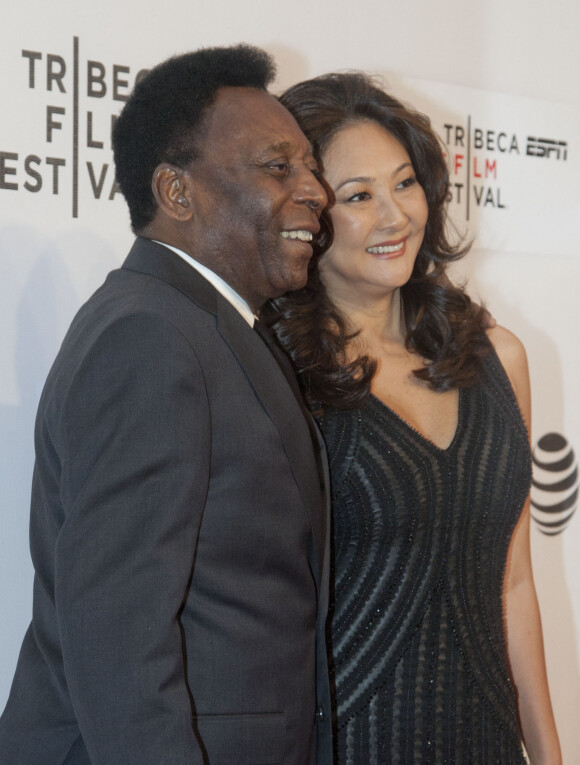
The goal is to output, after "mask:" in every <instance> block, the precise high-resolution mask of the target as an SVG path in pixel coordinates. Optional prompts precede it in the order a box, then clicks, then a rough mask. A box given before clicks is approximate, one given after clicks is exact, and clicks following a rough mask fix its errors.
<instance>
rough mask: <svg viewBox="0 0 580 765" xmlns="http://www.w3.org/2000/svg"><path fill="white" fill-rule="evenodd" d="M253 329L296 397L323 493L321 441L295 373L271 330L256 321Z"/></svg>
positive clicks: (324, 486) (323, 472)
mask: <svg viewBox="0 0 580 765" xmlns="http://www.w3.org/2000/svg"><path fill="white" fill-rule="evenodd" d="M254 329H255V330H256V332H257V333H258V335H260V337H261V338H262V340H263V341H264V343H265V344H266V345H267V346H268V348H269V349H270V352H271V354H272V356H273V357H274V358H275V359H276V361H277V362H278V366H279V367H280V369H281V370H282V373H283V374H284V377H285V378H286V379H287V380H288V384H289V385H290V387H291V388H292V392H293V393H294V396H295V397H296V400H297V402H298V405H299V406H300V409H301V410H302V414H303V415H304V419H305V420H306V423H307V425H308V430H309V431H310V439H311V441H312V446H313V448H314V454H315V457H316V467H317V469H318V477H319V479H320V486H321V487H322V490H323V492H325V491H326V483H325V477H324V476H325V470H324V468H323V466H322V460H323V459H326V456H322V454H321V448H322V445H321V441H322V439H321V436H320V433H319V430H318V428H317V426H316V424H315V422H314V418H313V417H312V415H311V414H310V411H309V409H308V407H307V406H306V403H305V401H304V397H303V396H302V392H301V390H300V386H299V385H298V380H297V379H296V373H295V372H294V367H293V366H292V363H291V361H290V359H289V358H288V356H287V355H286V353H285V352H284V351H283V350H282V348H281V347H280V346H279V345H278V343H277V341H276V338H275V337H274V334H273V332H272V330H271V329H269V328H268V327H267V326H266V325H265V324H263V323H262V322H261V321H259V320H258V319H256V320H255V321H254Z"/></svg>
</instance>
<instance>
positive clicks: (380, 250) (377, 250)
mask: <svg viewBox="0 0 580 765" xmlns="http://www.w3.org/2000/svg"><path fill="white" fill-rule="evenodd" d="M404 244H405V242H399V244H383V245H381V246H380V247H367V252H370V253H372V254H373V255H386V254H387V253H389V252H398V251H399V250H402V249H403V245H404Z"/></svg>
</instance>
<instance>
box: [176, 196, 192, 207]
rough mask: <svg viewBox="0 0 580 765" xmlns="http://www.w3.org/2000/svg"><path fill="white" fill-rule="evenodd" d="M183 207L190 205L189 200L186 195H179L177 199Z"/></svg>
mask: <svg viewBox="0 0 580 765" xmlns="http://www.w3.org/2000/svg"><path fill="white" fill-rule="evenodd" d="M177 201H178V202H179V204H180V205H181V206H182V207H189V202H188V201H187V199H186V198H185V197H179V199H178V200H177Z"/></svg>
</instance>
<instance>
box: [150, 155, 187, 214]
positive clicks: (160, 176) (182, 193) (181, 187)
mask: <svg viewBox="0 0 580 765" xmlns="http://www.w3.org/2000/svg"><path fill="white" fill-rule="evenodd" d="M190 185H191V184H190V178H189V174H188V173H187V171H186V170H183V169H182V168H180V167H177V166H176V165H170V164H169V163H167V162H163V163H162V164H160V165H158V166H157V167H156V168H155V172H154V173H153V180H152V181H151V190H152V191H153V196H154V197H155V199H156V201H157V204H158V205H159V208H160V209H161V210H163V212H164V213H165V214H166V215H168V216H169V217H170V218H173V219H174V220H179V221H188V220H191V217H192V215H193V210H192V205H191V189H190Z"/></svg>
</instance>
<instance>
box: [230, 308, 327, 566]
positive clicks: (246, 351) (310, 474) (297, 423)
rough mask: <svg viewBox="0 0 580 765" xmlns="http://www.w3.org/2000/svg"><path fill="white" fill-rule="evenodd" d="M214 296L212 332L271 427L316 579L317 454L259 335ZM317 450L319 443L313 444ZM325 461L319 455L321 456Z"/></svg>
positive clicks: (320, 538) (319, 526) (321, 521)
mask: <svg viewBox="0 0 580 765" xmlns="http://www.w3.org/2000/svg"><path fill="white" fill-rule="evenodd" d="M220 298H221V296H219V295H218V303H219V314H218V331H219V333H220V334H221V336H222V337H223V339H224V340H225V341H226V343H227V344H228V345H229V347H230V348H231V350H232V352H233V353H234V354H235V355H236V357H237V359H238V361H239V363H240V365H241V366H242V368H243V369H244V372H245V373H246V376H247V377H248V380H249V381H250V383H251V385H252V387H253V389H254V390H255V392H256V395H257V396H258V398H259V399H260V401H261V402H262V405H263V407H264V409H265V410H266V411H267V412H268V415H269V416H270V419H271V420H272V422H273V423H274V425H275V426H276V428H277V430H278V433H279V435H280V438H281V439H282V442H283V443H284V448H285V451H286V455H287V456H288V460H289V462H290V466H291V467H292V471H293V473H294V477H295V479H296V483H297V484H298V487H299V489H300V493H301V494H302V499H303V501H304V505H305V508H306V512H307V513H308V516H309V518H310V524H311V527H312V534H313V539H314V545H315V551H316V570H315V575H316V579H317V581H318V580H319V576H320V573H321V572H322V563H323V557H324V547H325V541H326V528H325V524H326V517H325V515H326V514H325V512H324V506H323V504H322V496H323V493H322V490H321V479H320V477H319V473H318V470H317V469H316V464H317V457H316V454H315V451H314V449H315V445H314V444H313V442H312V438H311V435H310V429H309V427H308V424H307V422H306V420H305V419H304V415H303V413H302V411H301V409H300V406H299V404H298V402H297V401H296V398H295V396H294V393H293V392H292V390H291V388H290V385H289V383H288V380H287V379H286V377H285V376H284V373H283V372H282V370H281V369H280V367H279V365H278V362H277V361H276V359H275V358H274V357H273V356H272V353H271V351H270V350H269V349H268V348H267V346H266V345H265V344H264V342H263V341H262V340H261V338H260V337H259V336H258V335H257V334H256V333H255V332H254V331H253V330H252V329H251V328H250V327H249V326H247V324H246V327H240V322H243V319H241V317H240V316H239V315H238V314H237V312H236V311H235V309H234V308H233V307H232V306H231V305H230V304H229V303H228V302H227V301H225V300H221V299H220ZM316 447H317V448H320V445H319V444H316ZM321 456H322V458H323V459H325V455H321Z"/></svg>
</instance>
